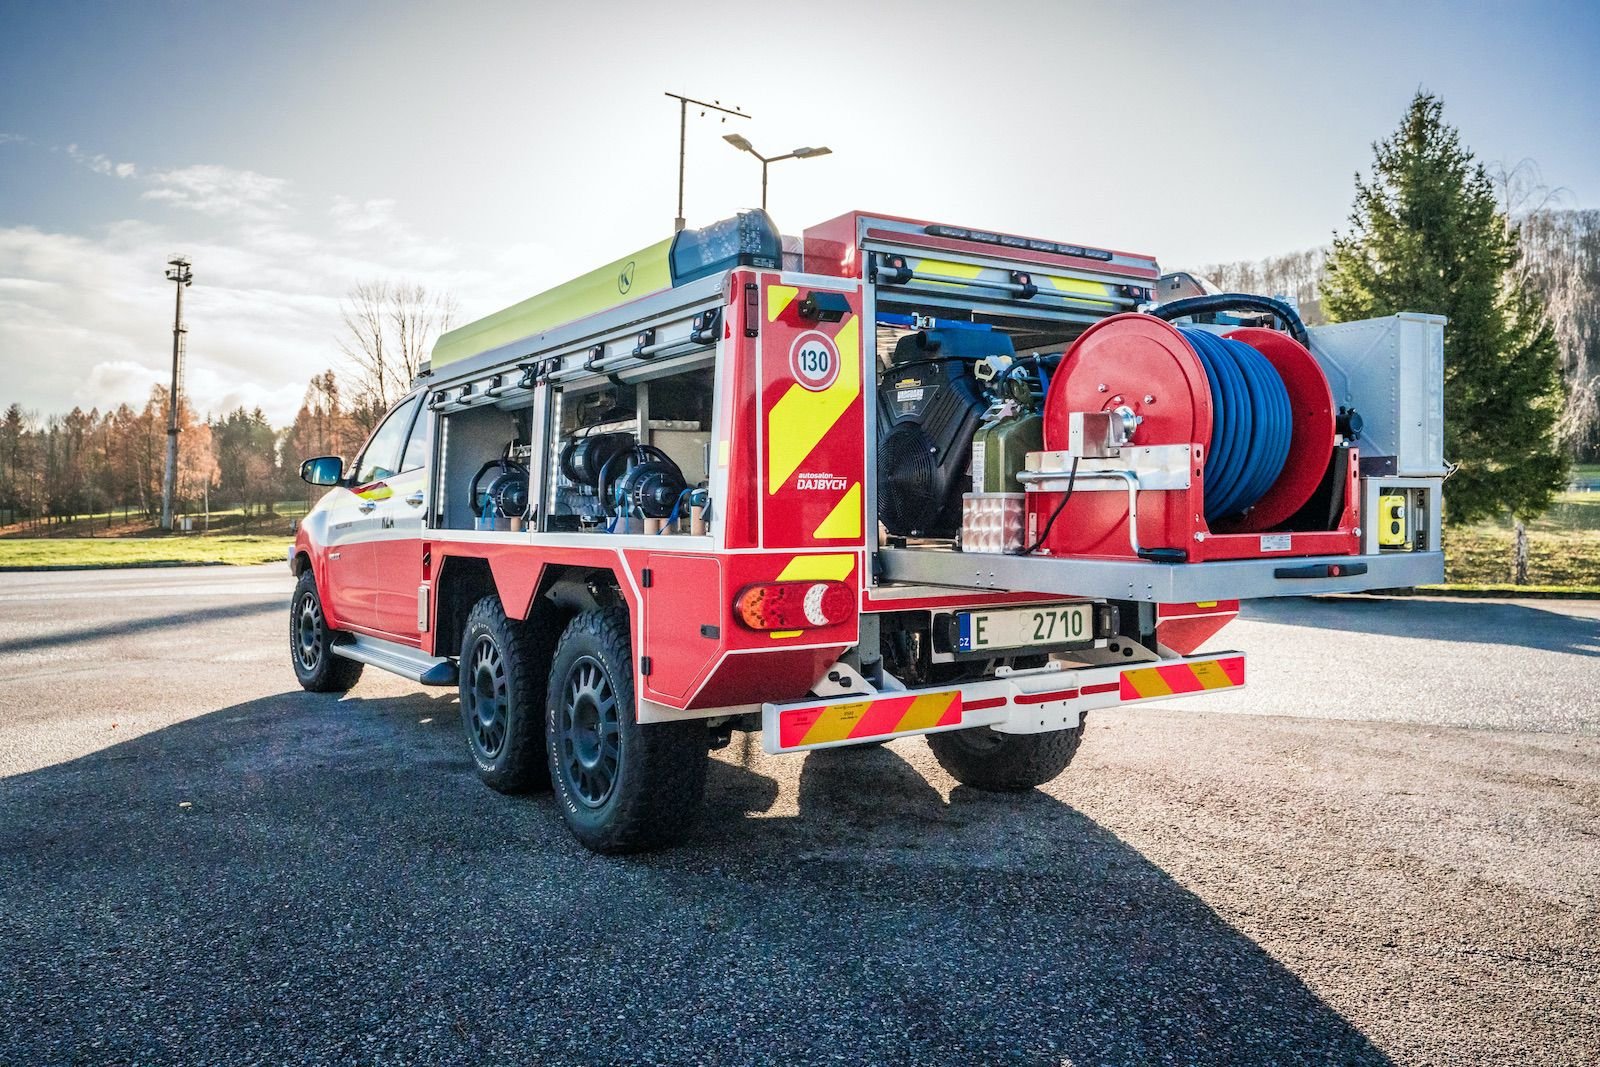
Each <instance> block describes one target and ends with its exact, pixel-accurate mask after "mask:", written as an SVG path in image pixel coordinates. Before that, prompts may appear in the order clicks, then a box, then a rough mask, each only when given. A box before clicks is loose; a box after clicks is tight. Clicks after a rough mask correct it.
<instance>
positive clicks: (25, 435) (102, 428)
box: [0, 370, 376, 532]
mask: <svg viewBox="0 0 1600 1067" xmlns="http://www.w3.org/2000/svg"><path fill="white" fill-rule="evenodd" d="M167 414H168V391H167V390H166V389H165V388H163V387H162V386H156V387H155V388H153V389H152V390H151V391H150V395H149V396H148V397H147V398H146V399H145V402H144V404H143V405H142V406H140V407H134V406H133V405H131V404H119V405H117V407H115V408H111V409H108V410H106V411H100V410H98V409H91V410H89V411H87V412H86V411H84V410H83V409H82V408H81V407H75V408H73V409H72V410H71V411H69V412H67V413H66V414H65V415H48V416H45V417H43V418H40V417H39V416H37V415H35V414H34V413H32V412H30V411H27V410H25V409H24V408H23V407H22V405H21V404H17V403H13V404H11V405H9V406H8V407H7V408H6V409H5V412H4V414H3V415H0V526H17V525H21V526H22V527H24V528H25V529H29V530H36V531H39V532H48V531H49V528H50V527H52V526H58V525H62V524H65V523H71V522H77V521H79V520H81V519H84V518H86V517H89V516H103V517H104V518H105V521H106V524H107V525H108V526H109V525H112V524H114V523H117V522H121V523H124V524H127V523H134V524H139V523H145V524H153V523H155V522H156V521H157V520H158V519H159V518H160V515H161V480H162V474H163V470H164V467H165V464H166V447H167V445H166V442H167ZM375 414H376V413H374V412H373V411H372V410H371V409H370V407H367V406H362V405H355V406H346V404H345V403H344V401H343V398H342V394H341V390H340V387H339V382H338V379H337V378H336V376H335V375H334V372H333V371H331V370H329V371H326V372H324V373H322V374H319V375H317V376H316V377H314V378H313V379H312V380H311V382H310V383H309V384H308V385H307V387H306V393H305V399H304V401H303V402H302V403H301V406H300V410H299V411H298V412H297V413H296V415H295V419H294V422H293V423H292V424H291V425H289V426H288V427H286V428H283V429H277V428H274V427H273V426H272V425H271V424H270V423H269V422H268V420H267V417H266V415H265V414H263V413H262V411H261V410H260V409H259V408H257V409H255V410H247V409H245V408H243V407H240V408H238V409H236V410H234V411H230V412H228V413H227V414H225V415H222V416H217V417H207V418H205V419H204V420H201V419H198V418H196V417H195V415H194V413H193V411H192V409H191V408H190V407H189V406H188V405H187V404H180V405H179V407H178V426H179V433H178V471H177V487H176V491H175V499H174V503H173V506H174V510H175V512H176V513H177V514H178V515H190V516H192V515H198V514H202V513H204V512H206V511H209V510H212V509H219V510H220V509H223V508H240V509H242V510H243V511H244V513H245V515H247V516H249V515H253V514H271V513H272V512H273V511H274V509H275V508H276V506H277V505H278V504H279V502H281V501H283V500H288V499H295V498H301V497H304V496H305V486H304V485H303V484H302V483H301V482H300V478H299V469H300V467H299V465H300V460H301V459H302V458H304V457H306V456H312V455H333V454H337V455H349V454H350V453H351V452H352V451H354V449H356V448H358V447H359V446H360V443H361V441H362V440H363V439H364V437H365V434H366V432H367V429H368V428H370V426H371V424H372V422H373V421H374V417H375Z"/></svg>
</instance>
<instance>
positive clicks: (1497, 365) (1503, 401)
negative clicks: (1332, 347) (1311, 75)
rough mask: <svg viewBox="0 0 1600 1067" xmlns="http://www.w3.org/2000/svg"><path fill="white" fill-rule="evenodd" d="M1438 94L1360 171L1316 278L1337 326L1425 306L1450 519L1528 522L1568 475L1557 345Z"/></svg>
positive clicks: (1422, 101)
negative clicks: (1436, 368) (1323, 272)
mask: <svg viewBox="0 0 1600 1067" xmlns="http://www.w3.org/2000/svg"><path fill="white" fill-rule="evenodd" d="M1443 111H1444V105H1443V102H1442V101H1441V100H1439V98H1438V97H1436V96H1433V95H1432V94H1429V93H1425V92H1419V93H1418V94H1417V96H1416V98H1415V99H1414V100H1412V102H1411V107H1410V110H1409V111H1407V113H1406V116H1405V119H1404V120H1403V121H1402V122H1401V124H1400V128H1399V129H1398V130H1396V131H1395V133H1394V135H1393V136H1391V137H1390V138H1389V139H1388V140H1387V141H1383V142H1380V143H1378V144H1375V145H1374V146H1373V149H1374V152H1375V153H1376V155H1375V158H1374V161H1373V169H1372V174H1371V175H1370V176H1369V177H1366V178H1363V177H1362V176H1360V175H1357V176H1356V199H1355V208H1354V210H1353V211H1352V213H1351V215H1350V223H1351V227H1352V229H1351V232H1350V233H1348V234H1343V235H1335V237H1334V241H1333V252H1332V254H1331V255H1330V256H1329V259H1328V277H1327V280H1326V283H1325V284H1324V287H1323V309H1324V311H1325V312H1326V313H1327V315H1328V317H1329V318H1330V319H1331V320H1332V321H1334V322H1347V321H1350V320H1352V319H1365V318H1373V317H1377V316H1382V315H1392V314H1395V313H1396V312H1401V311H1422V312H1432V313H1437V314H1441V315H1446V316H1448V317H1449V319H1450V321H1449V323H1448V324H1447V325H1446V326H1445V334H1444V338H1445V340H1444V378H1445V382H1444V389H1445V407H1444V415H1445V458H1446V459H1447V460H1449V461H1451V462H1453V463H1456V464H1459V470H1457V471H1456V473H1455V475H1454V476H1453V477H1452V478H1451V479H1450V480H1449V481H1448V482H1446V483H1445V501H1446V511H1447V513H1448V516H1449V518H1450V520H1451V521H1452V522H1461V523H1466V522H1473V521H1475V520H1477V519H1481V518H1485V517H1487V516H1490V515H1494V514H1503V513H1505V512H1508V511H1509V512H1510V513H1511V514H1512V515H1513V516H1515V517H1517V518H1519V519H1521V518H1532V517H1534V516H1536V515H1538V514H1540V513H1542V512H1543V511H1544V510H1545V509H1546V508H1548V507H1549V506H1550V502H1551V499H1552V497H1553V496H1554V494H1555V492H1556V491H1557V490H1558V489H1560V488H1561V486H1562V485H1563V484H1564V482H1565V480H1566V477H1567V461H1566V458H1565V457H1564V456H1563V454H1562V452H1561V450H1560V448H1559V447H1558V444H1557V439H1556V426H1557V422H1558V420H1559V419H1560V416H1561V408H1562V383H1561V374H1560V366H1561V364H1560V352H1559V350H1558V347H1557V343H1556V338H1555V334H1554V332H1553V330H1552V329H1551V327H1550V325H1549V322H1548V319H1547V317H1546V316H1545V314H1544V308H1543V307H1542V305H1541V304H1540V302H1539V300H1538V299H1537V297H1536V296H1535V295H1534V294H1533V293H1532V292H1531V291H1530V290H1529V289H1528V288H1527V287H1526V286H1525V285H1524V284H1523V282H1522V278H1521V274H1520V270H1519V268H1520V251H1519V245H1518V242H1519V234H1518V231H1517V228H1516V226H1514V225H1513V224H1512V223H1511V221H1510V220H1509V219H1507V218H1506V217H1505V216H1504V215H1503V214H1501V212H1500V210H1499V205H1498V203H1497V201H1496V198H1495V191H1494V187H1493V183H1492V182H1491V181H1490V179H1489V175H1488V174H1487V172H1486V171H1485V170H1484V168H1483V165H1482V164H1480V163H1478V162H1477V161H1476V160H1475V159H1474V158H1473V155H1472V153H1471V152H1470V151H1469V150H1467V149H1466V148H1464V147H1463V146H1462V144H1461V139H1460V136H1459V134H1458V133H1457V132H1456V130H1455V129H1454V128H1453V127H1451V126H1449V125H1447V124H1446V123H1445V122H1444V119H1443Z"/></svg>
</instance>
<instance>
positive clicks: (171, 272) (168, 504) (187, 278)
mask: <svg viewBox="0 0 1600 1067" xmlns="http://www.w3.org/2000/svg"><path fill="white" fill-rule="evenodd" d="M189 267H190V263H189V258H188V257H187V256H173V257H172V258H171V259H169V260H167V281H169V282H173V283H175V284H176V288H177V292H178V300H177V308H176V310H174V311H173V313H172V391H171V392H170V393H168V394H167V467H166V471H165V472H164V473H163V474H162V477H161V528H162V529H163V530H169V531H170V530H171V529H172V497H173V495H174V493H175V491H176V489H177V484H178V404H179V402H180V398H181V396H182V392H181V388H182V367H183V349H184V335H185V334H187V333H188V332H189V328H188V327H187V326H185V325H184V324H183V291H184V290H185V289H186V288H188V287H189V285H190V283H192V282H193V281H194V272H193V271H191V270H190V269H189Z"/></svg>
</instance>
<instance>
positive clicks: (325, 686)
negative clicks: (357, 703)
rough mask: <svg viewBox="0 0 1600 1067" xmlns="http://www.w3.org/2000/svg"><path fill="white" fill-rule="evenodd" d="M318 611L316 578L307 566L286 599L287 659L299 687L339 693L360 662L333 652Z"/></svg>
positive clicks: (357, 677) (349, 683) (349, 682)
mask: <svg viewBox="0 0 1600 1067" xmlns="http://www.w3.org/2000/svg"><path fill="white" fill-rule="evenodd" d="M336 636H338V635H337V634H336V633H335V632H334V631H333V630H330V629H329V628H328V619H327V616H325V615H324V614H323V613H322V596H321V595H320V594H319V593H318V592H317V579H316V576H315V575H314V574H312V572H311V568H310V567H307V568H306V569H305V570H303V571H301V572H300V579H299V580H298V581H297V582H295V584H294V596H293V598H291V599H290V601H289V659H290V660H291V661H292V662H293V663H294V675H295V677H296V678H298V679H299V680H300V687H301V688H302V689H305V690H307V691H309V692H312V693H343V692H344V691H345V690H347V689H349V688H350V687H351V686H353V685H355V684H356V682H357V681H359V680H360V678H361V664H359V663H357V662H356V661H355V660H353V659H345V658H344V657H343V656H336V655H334V654H333V639H334V638H335V637H336Z"/></svg>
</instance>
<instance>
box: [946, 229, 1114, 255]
mask: <svg viewBox="0 0 1600 1067" xmlns="http://www.w3.org/2000/svg"><path fill="white" fill-rule="evenodd" d="M922 232H923V233H926V234H928V235H929V236H930V237H949V238H953V239H954V240H957V241H977V242H978V243H979V244H986V245H1002V246H1004V247H1006V248H1026V249H1027V250H1028V251H1030V252H1050V253H1053V254H1055V255H1058V256H1077V257H1078V258H1079V259H1097V260H1100V261H1101V262H1105V263H1109V262H1110V261H1111V260H1112V259H1114V258H1116V257H1115V256H1114V255H1113V254H1112V253H1110V252H1107V251H1106V250H1105V249H1103V248H1085V247H1084V246H1083V245H1064V244H1059V243H1057V242H1055V241H1041V240H1039V239H1038V238H1036V237H1017V236H1015V235H1013V234H1009V233H990V232H989V231H988V230H969V229H967V228H966V227H964V226H945V225H943V224H941V223H934V224H933V225H931V226H924V227H923V230H922Z"/></svg>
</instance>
